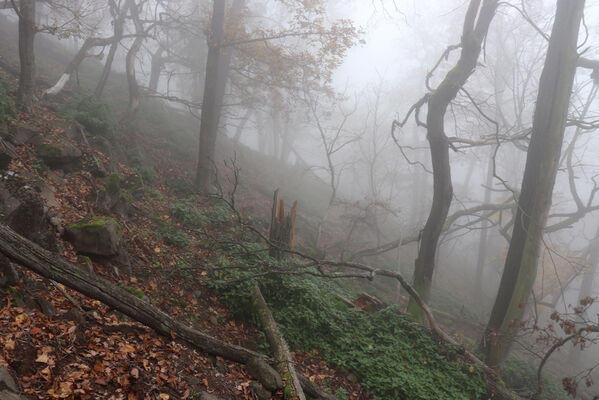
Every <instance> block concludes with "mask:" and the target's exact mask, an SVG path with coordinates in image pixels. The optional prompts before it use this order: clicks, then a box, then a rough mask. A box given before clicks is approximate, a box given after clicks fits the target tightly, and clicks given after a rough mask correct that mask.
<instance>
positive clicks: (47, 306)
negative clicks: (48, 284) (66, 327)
mask: <svg viewBox="0 0 599 400" xmlns="http://www.w3.org/2000/svg"><path fill="white" fill-rule="evenodd" d="M35 301H36V303H37V305H38V308H39V310H40V311H41V312H42V314H44V315H45V316H47V317H53V316H54V315H56V310H55V309H54V306H53V305H52V303H50V302H49V301H48V300H46V299H45V298H43V297H42V296H36V297H35Z"/></svg>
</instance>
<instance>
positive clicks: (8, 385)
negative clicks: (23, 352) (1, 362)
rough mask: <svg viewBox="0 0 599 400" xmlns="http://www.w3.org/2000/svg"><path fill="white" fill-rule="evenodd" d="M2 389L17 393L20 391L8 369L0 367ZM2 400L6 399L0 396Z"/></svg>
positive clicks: (0, 385)
mask: <svg viewBox="0 0 599 400" xmlns="http://www.w3.org/2000/svg"><path fill="white" fill-rule="evenodd" d="M0 388H3V389H7V390H9V391H11V392H17V391H18V390H19V388H17V384H16V383H15V380H14V379H13V378H12V376H11V375H10V372H8V369H7V368H6V367H0ZM0 399H4V397H1V396H0Z"/></svg>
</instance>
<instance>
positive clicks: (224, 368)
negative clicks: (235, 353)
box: [214, 359, 229, 375]
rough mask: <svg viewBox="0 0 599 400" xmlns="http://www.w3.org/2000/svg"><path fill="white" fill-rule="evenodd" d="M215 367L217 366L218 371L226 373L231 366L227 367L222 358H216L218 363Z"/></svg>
mask: <svg viewBox="0 0 599 400" xmlns="http://www.w3.org/2000/svg"><path fill="white" fill-rule="evenodd" d="M214 368H216V370H217V371H218V372H220V373H221V374H223V375H224V374H226V373H227V372H229V367H227V364H225V363H224V362H222V361H221V360H218V359H217V360H216V363H215V364H214Z"/></svg>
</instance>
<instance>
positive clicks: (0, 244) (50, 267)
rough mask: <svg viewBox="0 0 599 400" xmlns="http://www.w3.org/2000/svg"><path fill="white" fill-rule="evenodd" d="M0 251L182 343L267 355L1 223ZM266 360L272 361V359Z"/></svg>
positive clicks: (240, 356)
mask: <svg viewBox="0 0 599 400" xmlns="http://www.w3.org/2000/svg"><path fill="white" fill-rule="evenodd" d="M0 253H2V254H4V255H5V256H6V257H8V258H10V259H11V260H13V261H14V262H16V263H18V264H19V265H22V266H24V267H26V268H28V269H30V270H31V271H33V272H35V273H36V274H38V275H40V276H43V277H44V278H47V279H50V280H52V281H56V282H59V283H62V284H64V285H65V286H68V287H69V288H71V289H74V290H76V291H78V292H80V293H82V294H84V295H86V296H88V297H90V298H92V299H95V300H99V301H101V302H102V303H104V304H106V305H109V306H110V307H113V308H114V309H116V310H118V311H120V312H122V313H123V314H125V315H127V316H129V317H131V319H133V320H135V321H137V322H140V323H142V324H144V325H146V326H148V327H150V328H152V329H154V330H155V331H156V332H157V333H159V334H161V335H164V336H168V337H172V336H173V334H174V336H176V337H177V338H178V339H179V340H180V341H182V342H183V343H185V344H187V345H189V346H191V347H194V348H197V349H198V350H201V351H203V352H206V353H208V354H212V355H215V356H220V357H223V358H225V359H227V360H231V361H235V362H239V363H243V364H245V363H247V362H248V361H249V360H250V359H252V358H255V357H260V358H265V357H264V356H263V355H261V354H259V353H256V352H254V351H252V350H248V349H246V348H244V347H241V346H237V345H234V344H230V343H227V342H224V341H222V340H219V339H216V338H214V337H212V336H209V335H207V334H205V333H202V332H200V331H197V330H195V329H193V328H190V327H188V326H186V325H184V324H182V323H181V322H178V321H176V320H175V319H173V318H172V317H171V316H170V315H168V314H166V313H165V312H163V311H161V310H159V309H157V308H156V307H154V306H152V305H150V304H148V303H146V302H143V301H142V300H140V299H139V298H137V297H136V296H134V295H133V294H131V293H129V292H128V291H126V290H124V289H122V288H120V287H118V286H116V285H114V284H113V283H111V282H109V281H107V280H105V279H103V278H101V277H99V276H97V275H91V274H89V273H88V272H86V271H84V270H82V269H81V268H78V267H76V266H74V265H72V264H70V263H68V262H66V261H65V260H63V259H62V258H61V257H60V256H59V255H58V254H56V253H52V252H50V251H48V250H45V249H43V248H41V247H40V246H38V245H36V244H35V243H33V242H31V241H30V240H28V239H25V238H24V237H22V236H21V235H19V234H18V233H16V232H15V231H13V230H12V229H10V228H8V227H7V226H6V225H1V224H0ZM267 361H269V362H272V360H270V359H267ZM299 380H300V382H301V384H302V387H303V389H304V390H305V392H306V393H307V394H308V395H310V396H312V397H315V398H317V399H327V400H336V397H335V396H332V395H329V394H327V393H326V392H325V391H324V390H322V389H321V388H319V387H318V386H317V385H315V384H314V383H312V382H310V380H309V379H308V378H307V377H306V376H303V375H300V376H299Z"/></svg>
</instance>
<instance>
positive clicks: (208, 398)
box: [200, 392, 222, 400]
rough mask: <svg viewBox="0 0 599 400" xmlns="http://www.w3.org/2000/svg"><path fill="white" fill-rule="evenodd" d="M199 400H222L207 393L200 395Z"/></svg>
mask: <svg viewBox="0 0 599 400" xmlns="http://www.w3.org/2000/svg"><path fill="white" fill-rule="evenodd" d="M200 400H222V399H221V398H220V397H218V396H215V395H213V394H211V393H208V392H202V393H200Z"/></svg>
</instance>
